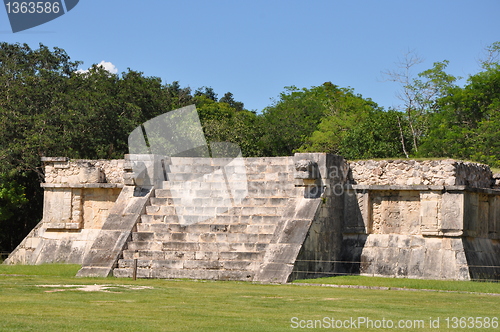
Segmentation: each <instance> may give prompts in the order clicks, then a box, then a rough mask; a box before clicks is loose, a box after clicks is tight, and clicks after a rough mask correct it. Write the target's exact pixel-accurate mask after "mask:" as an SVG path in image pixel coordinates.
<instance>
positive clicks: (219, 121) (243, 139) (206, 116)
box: [194, 93, 261, 157]
mask: <svg viewBox="0 0 500 332" xmlns="http://www.w3.org/2000/svg"><path fill="white" fill-rule="evenodd" d="M226 95H228V94H227V93H226ZM231 96H232V94H231ZM194 99H195V101H196V108H197V111H198V115H199V117H200V122H201V124H202V127H203V131H204V133H205V138H206V140H207V142H231V143H235V144H238V145H239V147H240V148H241V151H242V154H243V156H245V157H254V156H259V155H261V150H260V146H259V144H258V140H259V138H260V137H261V134H260V132H261V128H260V127H259V122H258V118H257V115H256V114H255V113H254V112H251V111H248V110H245V109H239V108H236V107H234V106H231V104H230V103H228V102H223V101H219V102H217V101H214V100H213V99H211V98H208V97H207V96H205V95H199V96H196V97H194ZM221 100H222V99H221ZM232 104H236V105H237V107H238V105H239V104H241V105H243V103H239V102H234V103H232Z"/></svg>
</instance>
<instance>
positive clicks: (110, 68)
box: [76, 60, 118, 74]
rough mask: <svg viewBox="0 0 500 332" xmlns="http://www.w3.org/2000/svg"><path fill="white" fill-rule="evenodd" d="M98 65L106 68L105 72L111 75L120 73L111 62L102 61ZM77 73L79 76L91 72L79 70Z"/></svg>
mask: <svg viewBox="0 0 500 332" xmlns="http://www.w3.org/2000/svg"><path fill="white" fill-rule="evenodd" d="M97 65H98V66H100V67H102V68H104V70H106V71H108V72H110V73H111V74H117V73H118V68H116V66H115V65H114V64H112V63H111V62H108V61H104V60H102V61H101V62H99V63H98V64H97ZM76 72H77V73H79V74H86V73H88V72H89V70H88V69H78V70H77V71H76Z"/></svg>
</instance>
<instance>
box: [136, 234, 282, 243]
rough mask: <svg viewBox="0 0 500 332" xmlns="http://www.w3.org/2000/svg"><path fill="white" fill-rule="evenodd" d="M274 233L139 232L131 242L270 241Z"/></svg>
mask: <svg viewBox="0 0 500 332" xmlns="http://www.w3.org/2000/svg"><path fill="white" fill-rule="evenodd" d="M272 237H273V233H266V234H251V233H188V232H174V233H173V232H137V233H133V234H132V241H131V242H130V243H139V244H138V245H141V246H142V245H143V244H142V242H201V243H207V242H208V243H228V244H233V243H269V242H270V241H271V239H272Z"/></svg>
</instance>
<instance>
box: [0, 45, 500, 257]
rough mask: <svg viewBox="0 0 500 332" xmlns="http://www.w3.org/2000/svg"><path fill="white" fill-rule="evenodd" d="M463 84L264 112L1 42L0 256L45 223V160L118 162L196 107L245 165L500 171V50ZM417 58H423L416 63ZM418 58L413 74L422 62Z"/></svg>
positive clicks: (304, 97) (338, 94) (322, 98)
mask: <svg viewBox="0 0 500 332" xmlns="http://www.w3.org/2000/svg"><path fill="white" fill-rule="evenodd" d="M487 51H488V57H487V59H486V60H484V61H483V62H482V70H481V72H479V73H477V74H474V75H471V76H470V77H469V78H468V81H467V83H466V85H465V86H463V87H460V86H458V85H456V82H457V79H458V78H457V77H454V76H452V75H450V74H448V73H446V71H445V70H446V68H447V65H448V61H446V60H445V61H442V62H436V63H434V65H433V67H432V68H430V69H428V70H426V71H424V72H422V73H420V74H419V75H418V76H417V77H415V78H413V77H410V76H409V75H408V71H406V72H403V74H400V73H397V72H396V73H393V74H392V75H393V76H392V77H393V80H394V81H397V82H400V83H401V84H402V93H401V97H402V99H403V100H404V105H403V106H402V108H401V109H398V110H384V109H383V108H381V107H379V106H378V105H377V104H376V103H375V102H374V101H372V100H370V99H367V98H363V97H362V96H361V95H359V94H356V93H355V92H354V90H353V89H352V88H343V87H339V86H337V85H334V84H333V83H331V82H326V83H323V84H322V85H319V86H313V87H310V88H297V87H294V86H292V87H287V88H285V91H284V92H282V93H281V94H280V95H279V96H278V98H277V100H275V101H274V102H273V103H272V104H271V105H270V106H268V107H266V108H265V109H264V110H263V111H262V113H261V114H257V113H256V112H255V111H249V110H247V109H245V107H244V104H243V103H242V102H239V101H236V100H235V99H234V96H233V94H232V93H231V92H227V93H225V94H224V95H223V97H221V98H218V95H217V93H216V92H215V91H214V90H213V89H212V88H210V87H201V88H199V89H197V90H195V91H194V92H193V91H192V90H191V88H189V87H181V86H180V84H179V83H178V82H176V81H174V82H172V83H169V84H166V83H163V82H162V80H161V79H160V78H158V77H146V76H144V75H143V74H142V73H140V72H136V71H133V70H131V69H128V70H127V71H126V72H123V73H121V74H112V73H109V72H108V71H106V70H105V69H104V68H103V67H100V66H96V65H94V66H92V67H91V68H90V69H89V70H88V71H85V72H81V71H77V68H78V66H79V64H80V62H78V61H71V59H70V57H69V56H68V55H67V54H66V52H65V51H64V50H62V49H60V48H54V49H52V50H51V49H49V48H48V47H46V46H44V45H40V47H39V48H38V49H36V50H35V49H31V48H30V47H29V46H28V45H26V44H24V45H20V44H8V43H0V234H1V236H0V251H10V250H12V249H13V248H14V247H15V245H16V244H17V243H18V242H19V241H20V240H21V239H22V238H23V237H24V236H25V235H26V233H27V232H29V230H30V229H31V228H32V227H33V226H34V225H35V224H36V223H37V222H38V221H39V220H40V218H41V212H42V208H41V203H42V196H43V195H42V191H41V189H40V187H39V182H41V181H43V170H42V165H41V162H40V159H41V157H43V156H66V157H71V158H89V159H97V158H122V157H123V154H125V153H127V152H128V146H127V138H128V135H129V133H130V132H131V131H132V130H133V129H134V128H136V127H137V126H138V125H140V124H141V123H143V122H145V121H147V120H149V119H151V118H153V117H155V116H157V115H160V114H162V113H165V112H168V111H170V110H173V109H176V108H179V107H183V106H186V105H191V104H195V105H196V107H197V109H198V113H199V117H200V121H201V124H202V126H203V130H204V132H205V136H206V138H207V141H208V142H218V141H228V142H232V143H236V144H238V145H239V146H240V148H241V150H242V153H243V155H244V156H246V157H251V156H283V155H292V154H293V153H294V152H328V153H336V154H340V155H343V156H344V157H346V158H348V159H362V158H404V157H407V158H408V157H412V156H415V157H452V158H461V159H469V160H473V161H479V162H485V163H489V164H490V165H493V166H497V167H499V166H500V134H499V133H500V65H499V63H498V58H499V54H500V43H494V44H493V45H492V46H490V47H489V48H488V49H487ZM417 60H418V59H417ZM417 62H418V61H416V60H415V59H413V58H410V61H409V62H407V65H406V68H407V69H408V68H409V67H408V66H411V65H412V64H414V63H417Z"/></svg>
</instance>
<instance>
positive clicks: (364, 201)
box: [6, 153, 500, 282]
mask: <svg viewBox="0 0 500 332" xmlns="http://www.w3.org/2000/svg"><path fill="white" fill-rule="evenodd" d="M127 158H128V159H126V160H112V161H105V160H95V161H92V160H69V159H67V158H44V159H43V161H44V163H45V171H46V182H45V183H43V184H42V187H44V190H45V198H44V215H43V220H42V221H41V222H40V223H39V224H38V225H37V227H35V229H33V231H32V232H31V233H30V234H29V235H28V236H27V237H26V238H25V240H23V242H22V243H21V244H20V245H19V246H18V248H17V249H16V250H15V251H14V252H13V253H12V254H11V255H10V257H9V258H8V260H7V261H6V262H7V263H11V264H13V263H24V264H40V263H48V262H67V263H78V264H84V265H86V266H85V267H84V268H82V270H81V271H82V272H81V275H82V276H83V275H89V276H90V275H109V274H110V273H114V275H115V276H121V277H130V276H132V273H133V269H134V267H133V263H134V261H135V260H138V267H137V272H138V276H140V277H149V278H152V277H156V278H175V277H188V278H199V279H204V278H207V279H218V280H220V279H224V280H225V279H237V280H253V281H263V282H286V281H287V280H291V279H296V278H313V277H322V276H327V275H337V274H353V273H354V274H365V275H378V276H388V277H410V278H429V279H458V280H469V279H500V189H498V186H499V185H498V181H500V180H498V179H500V176H493V175H492V174H491V171H490V169H489V167H488V166H486V165H481V164H474V163H467V162H460V161H455V160H427V161H415V160H385V161H383V160H380V161H374V160H368V161H355V162H351V163H349V164H348V163H347V162H345V161H344V159H343V158H342V157H340V156H334V155H329V154H322V153H300V154H295V156H293V157H279V158H240V160H239V161H237V162H236V161H234V160H232V159H224V158H219V159H217V158H215V159H210V158H184V157H175V158H174V157H172V158H170V157H163V156H158V155H130V156H128V157H127ZM134 163H135V164H140V165H142V166H143V167H142V168H141V169H140V171H139V172H138V171H137V169H135V170H134ZM136 166H137V165H136ZM144 190H146V192H147V194H144V192H143V191H144ZM123 211H127V213H125V212H123ZM113 241H114V242H113ZM110 253H112V255H111V254H110ZM92 255H93V256H92Z"/></svg>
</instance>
